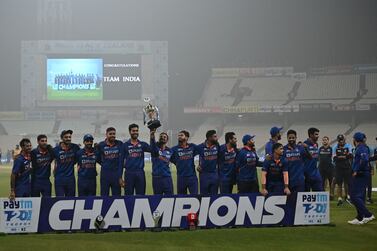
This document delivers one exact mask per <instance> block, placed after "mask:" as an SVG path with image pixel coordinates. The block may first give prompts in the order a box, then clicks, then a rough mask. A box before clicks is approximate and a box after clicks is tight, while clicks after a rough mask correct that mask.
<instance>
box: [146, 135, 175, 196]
mask: <svg viewBox="0 0 377 251" xmlns="http://www.w3.org/2000/svg"><path fill="white" fill-rule="evenodd" d="M150 143H151V145H150V146H151V155H152V186H153V193H154V194H173V180H172V178H171V172H170V167H169V163H170V158H171V155H172V152H171V150H170V148H169V147H165V148H161V147H159V145H158V144H157V143H156V141H155V139H151V142H150Z"/></svg>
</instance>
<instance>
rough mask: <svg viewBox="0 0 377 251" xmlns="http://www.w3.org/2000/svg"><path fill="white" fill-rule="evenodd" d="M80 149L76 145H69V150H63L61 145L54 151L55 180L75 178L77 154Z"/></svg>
mask: <svg viewBox="0 0 377 251" xmlns="http://www.w3.org/2000/svg"><path fill="white" fill-rule="evenodd" d="M79 150H80V147H79V146H78V145H76V144H73V143H71V144H69V146H68V148H67V149H63V148H62V145H61V144H59V145H58V146H56V147H55V148H54V149H53V152H54V159H55V173H54V174H55V179H56V180H60V179H65V178H72V177H74V166H75V164H76V153H77V152H78V151H79Z"/></svg>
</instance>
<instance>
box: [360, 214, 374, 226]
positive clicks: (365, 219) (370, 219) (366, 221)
mask: <svg viewBox="0 0 377 251" xmlns="http://www.w3.org/2000/svg"><path fill="white" fill-rule="evenodd" d="M374 219H376V217H374V215H373V214H372V215H371V216H370V217H364V219H363V220H362V221H363V223H364V224H367V223H368V222H369V221H372V220H374Z"/></svg>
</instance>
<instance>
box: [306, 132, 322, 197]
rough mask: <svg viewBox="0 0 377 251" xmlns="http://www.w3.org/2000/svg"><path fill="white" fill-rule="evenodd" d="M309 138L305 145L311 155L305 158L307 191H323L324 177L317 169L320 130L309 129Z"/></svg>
mask: <svg viewBox="0 0 377 251" xmlns="http://www.w3.org/2000/svg"><path fill="white" fill-rule="evenodd" d="M308 136H309V138H308V139H307V140H306V141H305V142H304V144H303V146H304V147H305V148H307V150H308V151H309V153H310V155H311V156H310V157H309V156H306V157H305V158H304V174H305V191H307V192H310V191H323V186H322V177H321V174H320V173H319V169H318V167H317V163H318V138H319V130H318V129H317V128H314V127H311V128H309V129H308Z"/></svg>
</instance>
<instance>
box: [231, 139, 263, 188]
mask: <svg viewBox="0 0 377 251" xmlns="http://www.w3.org/2000/svg"><path fill="white" fill-rule="evenodd" d="M257 166H263V163H262V162H260V161H259V157H258V155H257V153H256V152H255V150H254V149H251V148H249V147H247V146H244V147H243V148H242V149H241V150H240V152H239V153H238V154H237V157H236V168H237V179H238V180H239V181H254V180H257Z"/></svg>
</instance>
